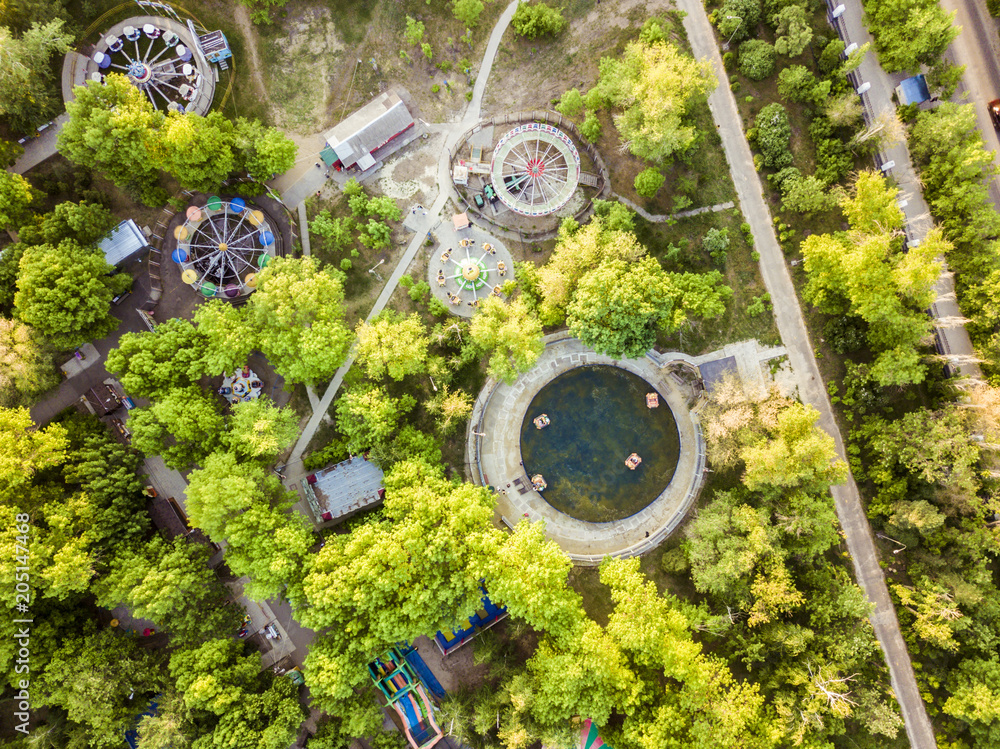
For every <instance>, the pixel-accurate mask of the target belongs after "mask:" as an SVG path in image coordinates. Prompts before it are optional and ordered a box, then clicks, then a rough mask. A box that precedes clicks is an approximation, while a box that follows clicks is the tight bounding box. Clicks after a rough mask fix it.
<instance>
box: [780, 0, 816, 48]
mask: <svg viewBox="0 0 1000 749" xmlns="http://www.w3.org/2000/svg"><path fill="white" fill-rule="evenodd" d="M773 23H774V25H775V27H776V29H777V30H776V38H775V40H774V48H775V50H776V51H777V52H778V54H779V55H787V56H788V57H798V56H799V55H801V54H802V53H803V52H804V51H805V48H806V47H808V46H809V42H811V41H812V36H813V34H812V27H811V26H810V25H809V18H808V17H807V16H806V9H805V8H804V7H803V6H801V5H786V6H785V7H784V8H782V9H781V10H780V11H779V12H778V14H777V15H776V16H775V17H774V19H773Z"/></svg>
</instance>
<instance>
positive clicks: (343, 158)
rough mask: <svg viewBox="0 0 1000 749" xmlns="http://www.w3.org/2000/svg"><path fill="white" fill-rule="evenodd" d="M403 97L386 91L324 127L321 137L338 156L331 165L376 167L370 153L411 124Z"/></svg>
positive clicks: (361, 168) (358, 167)
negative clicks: (342, 119)
mask: <svg viewBox="0 0 1000 749" xmlns="http://www.w3.org/2000/svg"><path fill="white" fill-rule="evenodd" d="M413 125H414V122H413V117H412V116H411V115H410V110H408V109H407V108H406V105H405V104H404V103H403V100H402V99H400V98H399V96H398V95H397V94H396V93H394V92H392V91H386V92H385V93H384V94H381V95H379V96H378V97H376V98H375V99H373V100H372V101H370V102H369V103H368V104H366V105H365V106H363V107H361V109H359V110H358V111H357V112H354V113H353V114H352V115H350V116H349V117H348V118H347V119H346V120H344V121H342V122H340V123H339V124H337V125H335V126H334V127H332V128H331V129H330V130H327V131H326V133H324V134H323V137H324V139H325V140H326V142H327V143H329V144H330V148H332V149H333V151H334V153H335V154H336V156H337V161H335V162H334V163H333V166H334V167H338V166H339V167H341V168H343V169H353V168H357V169H358V170H359V171H362V172H363V171H366V170H367V169H370V168H371V167H373V166H375V157H374V156H372V152H373V151H376V150H377V149H379V148H381V147H382V146H384V145H385V144H386V143H388V142H389V141H391V140H392V139H394V138H395V137H396V136H398V135H401V134H403V133H404V132H406V131H407V130H409V129H410V128H411V127H413Z"/></svg>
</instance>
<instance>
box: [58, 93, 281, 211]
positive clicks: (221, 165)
mask: <svg viewBox="0 0 1000 749" xmlns="http://www.w3.org/2000/svg"><path fill="white" fill-rule="evenodd" d="M73 94H74V99H73V101H70V102H67V104H66V111H67V113H68V114H69V121H68V122H67V123H66V125H65V126H64V127H63V129H62V130H61V131H60V133H59V151H60V153H62V154H63V155H64V156H65V157H66V158H68V159H69V160H70V161H72V162H74V163H76V164H81V165H83V166H86V167H88V168H90V169H94V170H97V171H100V172H101V173H102V174H103V175H104V176H105V177H107V178H108V179H109V180H111V181H112V182H114V183H115V184H116V185H118V186H119V187H123V188H129V189H132V190H135V191H137V192H138V193H139V195H140V196H141V197H142V199H143V200H144V201H145V202H146V203H148V204H149V205H158V204H160V203H162V202H163V201H164V199H165V198H166V194H165V193H164V191H163V189H162V188H161V187H160V186H159V175H160V172H161V171H164V172H167V173H168V174H170V175H171V176H172V177H173V178H174V179H176V180H177V182H178V183H180V185H181V186H182V187H186V188H188V189H192V190H200V191H203V192H208V191H212V190H216V189H218V187H219V185H221V184H222V182H223V180H225V179H226V178H228V177H229V176H230V175H231V174H234V173H236V174H239V175H240V176H241V177H242V176H243V175H248V176H249V178H250V179H251V180H252V181H253V182H257V183H260V182H263V181H264V180H267V179H269V178H270V177H271V176H272V175H273V174H275V173H282V172H285V171H287V170H288V169H289V168H291V166H292V165H293V164H294V163H295V154H296V150H297V148H296V146H295V144H294V143H293V142H292V141H291V140H289V139H288V138H287V137H286V136H285V135H284V134H283V133H282V132H281V131H279V130H276V129H274V128H266V127H264V126H263V125H261V124H260V123H259V122H256V121H253V120H246V119H243V118H237V119H236V120H235V122H231V121H230V120H228V119H226V118H225V117H224V116H223V115H222V114H221V113H219V112H210V113H209V114H208V115H206V116H204V117H202V116H201V115H198V114H194V113H190V112H185V113H178V112H168V113H166V114H164V113H163V112H160V111H159V110H157V109H155V108H154V107H153V105H152V104H151V103H150V101H149V99H148V98H147V97H146V95H145V94H144V93H143V92H142V91H140V90H139V89H138V88H136V87H135V86H133V85H132V84H131V83H130V82H129V81H128V79H127V78H126V77H125V76H123V75H119V74H117V73H111V74H109V75H108V76H107V78H106V81H105V82H104V83H103V84H101V83H97V82H95V81H88V82H87V85H86V86H77V87H76V88H75V89H74V90H73Z"/></svg>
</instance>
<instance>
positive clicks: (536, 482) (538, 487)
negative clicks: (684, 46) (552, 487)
mask: <svg viewBox="0 0 1000 749" xmlns="http://www.w3.org/2000/svg"><path fill="white" fill-rule="evenodd" d="M548 486H549V485H548V484H546V483H545V477H544V476H542V474H540V473H536V474H535V475H534V476H532V477H531V488H532V489H534V490H535V491H536V492H541V491H545V489H547V488H548Z"/></svg>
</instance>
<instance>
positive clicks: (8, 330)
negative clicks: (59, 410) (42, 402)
mask: <svg viewBox="0 0 1000 749" xmlns="http://www.w3.org/2000/svg"><path fill="white" fill-rule="evenodd" d="M58 384H59V373H58V372H56V368H55V366H54V365H53V363H52V353H51V352H50V351H49V350H48V349H47V348H46V347H45V345H44V344H43V343H42V342H41V341H40V340H39V336H38V334H37V333H35V331H33V330H32V329H31V327H29V326H28V325H25V324H24V323H22V322H21V321H19V320H8V319H6V318H3V317H0V406H6V407H11V406H20V405H28V402H29V401H31V400H33V399H34V396H37V395H38V394H40V393H43V392H45V391H46V390H48V389H49V388H53V387H55V386H56V385H58Z"/></svg>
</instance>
